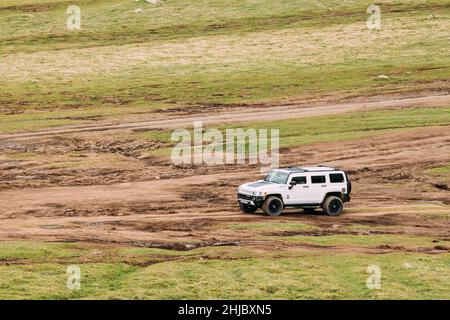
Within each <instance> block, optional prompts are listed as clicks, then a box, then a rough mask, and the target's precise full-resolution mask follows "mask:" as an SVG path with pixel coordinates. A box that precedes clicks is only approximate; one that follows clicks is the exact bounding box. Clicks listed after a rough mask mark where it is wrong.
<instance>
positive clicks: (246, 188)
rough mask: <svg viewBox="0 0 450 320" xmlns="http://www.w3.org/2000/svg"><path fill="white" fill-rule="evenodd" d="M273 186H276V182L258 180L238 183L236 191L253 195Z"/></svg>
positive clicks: (258, 194)
mask: <svg viewBox="0 0 450 320" xmlns="http://www.w3.org/2000/svg"><path fill="white" fill-rule="evenodd" d="M274 186H277V184H276V183H272V182H267V181H264V180H259V181H254V182H249V183H245V184H242V185H240V186H239V188H238V192H239V193H243V194H248V195H253V196H260V195H261V193H262V192H264V191H269V190H270V189H273V187H274Z"/></svg>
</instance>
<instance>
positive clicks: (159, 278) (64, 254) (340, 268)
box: [0, 228, 450, 299]
mask: <svg viewBox="0 0 450 320" xmlns="http://www.w3.org/2000/svg"><path fill="white" fill-rule="evenodd" d="M291 229H292V228H291ZM306 238H308V237H306ZM309 238H314V237H309ZM361 238H363V239H360V242H359V243H360V244H361V243H362V245H366V246H367V245H368V246H371V245H373V244H374V242H373V239H371V238H374V236H372V237H370V236H367V237H361ZM366 238H367V239H366ZM379 238H380V240H379V241H380V242H379V243H384V242H383V241H384V240H383V239H382V237H379ZM416 240H417V239H416ZM302 241H303V243H304V242H305V241H309V240H308V239H303V240H302ZM416 242H417V241H416ZM416 242H413V243H416ZM375 243H376V242H375ZM393 243H395V244H396V245H399V244H404V243H408V242H407V241H406V242H405V240H403V239H402V238H401V237H397V238H396V239H393ZM424 244H426V242H423V243H422V245H424ZM324 253H325V254H324ZM219 257H220V258H219ZM0 259H1V261H5V262H9V263H8V264H5V265H1V266H0V271H1V273H2V275H3V277H1V279H0V298H16V299H17V298H27V299H68V298H90V299H99V298H103V299H104V298H109V299H117V298H120V299H200V298H201V299H280V298H283V299H389V298H391V299H400V298H401V299H433V298H434V299H442V298H444V297H445V296H446V294H448V284H447V283H446V281H445V279H448V277H449V276H450V274H449V269H448V265H449V263H450V260H449V259H450V256H449V255H429V254H417V253H414V254H413V253H401V252H399V253H390V254H383V255H373V254H362V253H360V254H357V255H356V254H352V253H341V254H339V253H333V252H332V251H325V252H320V251H314V250H310V251H309V252H307V251H302V250H295V249H291V250H290V251H281V252H278V253H268V252H265V253H264V252H261V251H259V250H254V249H253V248H250V247H240V248H233V247H224V248H201V249H195V250H193V251H189V252H173V251H168V250H160V249H136V248H128V247H121V248H115V249H112V248H108V247H103V248H102V247H97V248H93V247H91V246H88V245H82V244H45V243H3V244H1V245H0ZM19 263H20V265H17V264H19ZM70 264H76V265H78V266H79V267H80V270H81V290H68V289H67V287H66V285H65V284H66V280H67V275H66V267H67V266H68V265H70ZM372 264H376V265H379V266H380V268H382V270H383V277H382V289H381V290H369V289H368V288H367V287H366V280H367V278H368V276H369V274H368V273H367V270H366V268H367V266H368V265H372ZM43 282H44V283H45V284H46V285H45V286H44V287H43V286H42V283H43Z"/></svg>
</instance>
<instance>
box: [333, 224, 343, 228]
mask: <svg viewBox="0 0 450 320" xmlns="http://www.w3.org/2000/svg"><path fill="white" fill-rule="evenodd" d="M340 227H341V225H340V224H333V229H337V228H340Z"/></svg>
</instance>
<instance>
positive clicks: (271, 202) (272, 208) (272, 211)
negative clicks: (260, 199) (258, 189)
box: [262, 196, 284, 217]
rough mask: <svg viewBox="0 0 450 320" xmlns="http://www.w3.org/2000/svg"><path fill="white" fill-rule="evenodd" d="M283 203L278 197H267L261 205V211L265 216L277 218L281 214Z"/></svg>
mask: <svg viewBox="0 0 450 320" xmlns="http://www.w3.org/2000/svg"><path fill="white" fill-rule="evenodd" d="M283 208H284V204H283V201H282V200H281V199H280V198H278V197H274V196H272V197H267V199H266V200H265V201H264V203H263V205H262V210H263V212H264V214H265V215H266V216H272V217H277V216H279V215H280V214H281V213H282V212H283Z"/></svg>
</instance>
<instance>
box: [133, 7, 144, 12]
mask: <svg viewBox="0 0 450 320" xmlns="http://www.w3.org/2000/svg"><path fill="white" fill-rule="evenodd" d="M143 11H144V10H142V8H137V9H136V10H134V11H133V12H134V13H141V12H143Z"/></svg>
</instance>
